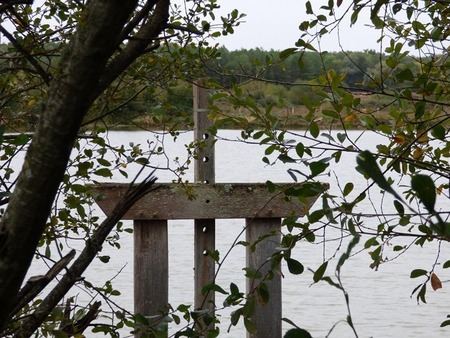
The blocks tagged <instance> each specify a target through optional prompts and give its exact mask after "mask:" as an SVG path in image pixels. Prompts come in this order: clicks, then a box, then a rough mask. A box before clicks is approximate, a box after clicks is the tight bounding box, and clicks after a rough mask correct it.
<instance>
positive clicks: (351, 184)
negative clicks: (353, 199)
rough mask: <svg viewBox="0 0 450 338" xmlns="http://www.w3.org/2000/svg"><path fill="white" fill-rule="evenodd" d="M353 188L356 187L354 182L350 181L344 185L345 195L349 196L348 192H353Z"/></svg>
mask: <svg viewBox="0 0 450 338" xmlns="http://www.w3.org/2000/svg"><path fill="white" fill-rule="evenodd" d="M353 188H354V184H353V183H352V182H348V183H347V184H346V185H345V187H344V191H343V194H344V196H347V195H348V194H350V193H351V192H352V190H353Z"/></svg>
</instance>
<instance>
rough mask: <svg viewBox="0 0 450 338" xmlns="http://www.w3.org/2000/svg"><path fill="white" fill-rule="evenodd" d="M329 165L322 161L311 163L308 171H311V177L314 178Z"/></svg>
mask: <svg viewBox="0 0 450 338" xmlns="http://www.w3.org/2000/svg"><path fill="white" fill-rule="evenodd" d="M329 165H330V163H327V162H324V161H317V162H311V163H310V164H309V169H310V170H311V177H315V176H317V175H319V174H321V173H323V172H324V171H325V169H327V168H328V166H329Z"/></svg>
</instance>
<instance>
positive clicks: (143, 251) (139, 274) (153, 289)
mask: <svg viewBox="0 0 450 338" xmlns="http://www.w3.org/2000/svg"><path fill="white" fill-rule="evenodd" d="M133 235H134V312H135V313H140V314H141V315H144V316H145V317H147V318H148V320H149V322H150V324H151V325H152V326H157V325H158V324H160V323H161V320H162V319H163V316H162V314H163V313H161V311H164V310H166V309H167V308H168V304H169V240H168V233H167V221H161V220H159V221H147V220H137V221H134V232H133ZM142 336H145V334H143V335H142ZM136 337H141V334H137V335H136Z"/></svg>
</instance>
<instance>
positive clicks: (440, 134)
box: [431, 124, 446, 140]
mask: <svg viewBox="0 0 450 338" xmlns="http://www.w3.org/2000/svg"><path fill="white" fill-rule="evenodd" d="M445 133H446V129H445V127H444V126H443V125H441V124H438V125H437V126H435V127H433V129H431V135H432V136H433V137H435V138H437V139H439V140H444V139H445Z"/></svg>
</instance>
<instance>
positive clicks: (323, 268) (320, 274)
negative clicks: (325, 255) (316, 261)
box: [313, 261, 328, 283]
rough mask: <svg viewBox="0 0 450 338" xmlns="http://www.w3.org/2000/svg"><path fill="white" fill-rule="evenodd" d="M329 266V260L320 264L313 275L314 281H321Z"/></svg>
mask: <svg viewBox="0 0 450 338" xmlns="http://www.w3.org/2000/svg"><path fill="white" fill-rule="evenodd" d="M327 266H328V261H326V262H323V263H322V265H321V266H319V268H318V269H317V270H316V272H314V276H313V281H314V283H317V282H318V281H320V280H321V279H322V277H323V274H324V273H325V271H326V269H327Z"/></svg>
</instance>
